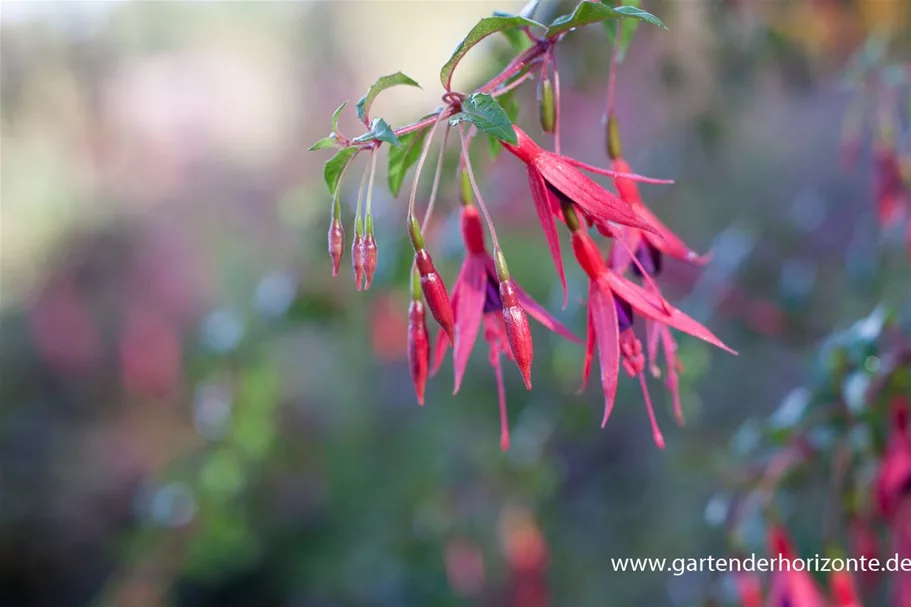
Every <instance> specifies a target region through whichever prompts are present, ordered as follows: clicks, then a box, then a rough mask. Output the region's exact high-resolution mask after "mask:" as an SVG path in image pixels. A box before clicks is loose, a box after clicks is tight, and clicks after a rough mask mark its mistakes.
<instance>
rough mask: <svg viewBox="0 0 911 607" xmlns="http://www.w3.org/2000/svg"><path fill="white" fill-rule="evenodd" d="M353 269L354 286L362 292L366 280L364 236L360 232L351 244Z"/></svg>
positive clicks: (357, 232)
mask: <svg viewBox="0 0 911 607" xmlns="http://www.w3.org/2000/svg"><path fill="white" fill-rule="evenodd" d="M351 267H352V268H354V286H355V288H356V289H357V290H358V291H360V290H361V283H362V282H363V280H364V235H363V234H361V233H360V231H359V230H357V231H356V233H355V235H354V242H353V243H352V244H351Z"/></svg>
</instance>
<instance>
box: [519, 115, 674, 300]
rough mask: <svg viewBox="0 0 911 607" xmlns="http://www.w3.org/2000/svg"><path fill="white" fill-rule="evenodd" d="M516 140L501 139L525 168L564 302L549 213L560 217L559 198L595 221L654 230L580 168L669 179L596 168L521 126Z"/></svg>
mask: <svg viewBox="0 0 911 607" xmlns="http://www.w3.org/2000/svg"><path fill="white" fill-rule="evenodd" d="M514 128H515V132H516V137H517V140H518V143H517V144H516V145H511V144H508V143H503V146H504V147H505V148H506V149H507V150H509V151H510V152H511V153H512V154H513V155H514V156H516V158H518V159H519V160H521V161H522V162H523V163H525V165H526V167H527V170H528V183H529V186H530V188H531V194H532V199H533V201H534V204H535V210H536V211H537V213H538V220H539V221H540V223H541V227H542V229H543V230H544V236H545V238H546V239H547V246H548V248H549V249H550V254H551V257H552V258H553V260H554V265H555V266H556V268H557V274H558V275H559V276H560V283H561V284H562V286H563V298H564V304H565V302H566V296H567V295H566V294H567V291H566V277H565V275H564V272H563V257H562V254H561V252H560V241H559V238H558V237H557V228H556V226H555V225H554V219H553V216H554V215H556V216H557V217H558V218H561V219H562V217H563V214H562V208H561V198H565V199H567V200H569V201H571V202H572V203H574V204H575V205H577V206H578V208H579V209H580V211H581V212H582V213H583V215H585V217H586V218H587V219H590V220H592V221H593V222H595V223H598V224H603V225H605V226H606V225H608V224H609V222H615V223H618V224H621V225H625V226H630V227H634V228H638V229H640V230H643V231H646V232H656V231H657V229H656V228H655V227H653V226H652V225H651V224H650V223H649V221H648V219H646V218H643V217H642V216H640V215H638V214H637V213H635V212H634V211H633V210H632V208H630V206H629V205H628V204H627V203H625V202H623V200H621V199H620V198H619V197H617V195H615V194H613V193H611V192H609V191H608V190H606V189H604V188H603V187H602V186H600V185H599V184H597V183H596V182H595V181H593V180H592V179H591V178H590V177H588V176H587V175H585V174H584V173H583V172H582V170H586V171H591V172H595V173H600V174H603V175H608V176H610V177H618V176H622V177H625V178H627V179H632V180H635V181H643V182H648V183H670V182H669V181H667V180H661V179H649V178H647V177H642V176H640V175H633V174H622V175H621V174H620V173H617V172H616V171H610V170H606V169H599V168H597V167H593V166H591V165H588V164H585V163H583V162H579V161H578V160H575V159H573V158H570V157H568V156H563V155H561V154H556V153H554V152H549V151H547V150H545V149H543V148H541V147H540V146H538V144H536V143H535V142H534V141H533V140H532V139H531V138H530V137H529V136H528V135H527V134H526V133H525V131H523V130H522V129H520V128H519V127H516V126H514Z"/></svg>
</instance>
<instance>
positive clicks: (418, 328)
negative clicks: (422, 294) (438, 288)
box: [408, 299, 430, 406]
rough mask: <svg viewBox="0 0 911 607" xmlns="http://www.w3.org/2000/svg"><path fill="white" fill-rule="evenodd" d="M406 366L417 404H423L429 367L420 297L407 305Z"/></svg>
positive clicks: (428, 340)
mask: <svg viewBox="0 0 911 607" xmlns="http://www.w3.org/2000/svg"><path fill="white" fill-rule="evenodd" d="M408 368H409V370H410V371H411V382H412V383H413V384H414V392H415V394H417V397H418V404H419V405H421V406H423V405H424V387H425V386H426V385H427V370H428V369H429V368H430V338H429V337H428V335H427V321H426V318H425V314H424V302H422V301H421V300H420V299H412V300H411V304H409V306H408Z"/></svg>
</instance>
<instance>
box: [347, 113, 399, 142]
mask: <svg viewBox="0 0 911 607" xmlns="http://www.w3.org/2000/svg"><path fill="white" fill-rule="evenodd" d="M354 141H355V142H356V143H364V142H365V141H385V142H386V143H391V144H392V145H395V146H399V145H402V143H401V142H400V141H399V138H398V137H397V136H396V134H395V131H393V130H392V127H391V126H389V124H388V123H387V122H386V121H385V120H383V119H382V118H374V119H373V122H371V123H370V132H369V133H364V134H363V135H361V136H360V137H358V138H357V139H355V140H354Z"/></svg>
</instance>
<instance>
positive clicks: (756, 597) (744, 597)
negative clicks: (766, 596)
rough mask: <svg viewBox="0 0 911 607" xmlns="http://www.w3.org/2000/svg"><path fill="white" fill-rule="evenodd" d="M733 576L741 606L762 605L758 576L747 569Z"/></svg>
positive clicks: (760, 606)
mask: <svg viewBox="0 0 911 607" xmlns="http://www.w3.org/2000/svg"><path fill="white" fill-rule="evenodd" d="M733 576H734V587H735V589H736V592H737V598H738V599H740V605H741V607H762V584H761V582H760V581H759V576H757V575H756V574H755V573H751V572H749V571H740V572H737V573H735V574H733Z"/></svg>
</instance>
